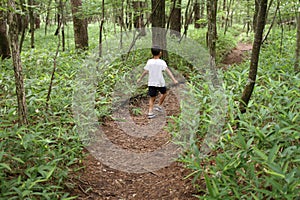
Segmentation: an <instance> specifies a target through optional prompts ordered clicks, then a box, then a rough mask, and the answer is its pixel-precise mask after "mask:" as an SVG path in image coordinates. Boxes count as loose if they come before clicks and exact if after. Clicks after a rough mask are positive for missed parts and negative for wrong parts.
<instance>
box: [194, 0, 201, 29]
mask: <svg viewBox="0 0 300 200" xmlns="http://www.w3.org/2000/svg"><path fill="white" fill-rule="evenodd" d="M199 19H201V13H200V2H199V0H196V2H195V3H194V20H195V22H194V27H195V28H196V29H198V28H201V26H200V23H198V20H199Z"/></svg>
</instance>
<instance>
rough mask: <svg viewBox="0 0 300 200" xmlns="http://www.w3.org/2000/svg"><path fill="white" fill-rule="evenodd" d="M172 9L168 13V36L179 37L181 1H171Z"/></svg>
mask: <svg viewBox="0 0 300 200" xmlns="http://www.w3.org/2000/svg"><path fill="white" fill-rule="evenodd" d="M172 1H173V7H172V11H171V13H170V29H171V30H170V34H171V35H174V36H176V37H180V36H181V34H180V33H181V0H172Z"/></svg>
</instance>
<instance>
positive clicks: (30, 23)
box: [28, 0, 35, 48]
mask: <svg viewBox="0 0 300 200" xmlns="http://www.w3.org/2000/svg"><path fill="white" fill-rule="evenodd" d="M33 6H34V1H33V0H29V7H28V11H29V26H30V34H31V38H30V46H31V48H34V31H35V26H34V25H35V23H34V22H35V21H34V12H33V8H32V7H33Z"/></svg>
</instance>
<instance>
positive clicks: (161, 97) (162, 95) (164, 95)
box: [158, 92, 167, 106]
mask: <svg viewBox="0 0 300 200" xmlns="http://www.w3.org/2000/svg"><path fill="white" fill-rule="evenodd" d="M166 96H167V92H166V93H164V94H161V96H160V99H159V102H158V105H159V106H161V105H162V104H163V102H164V100H165V98H166Z"/></svg>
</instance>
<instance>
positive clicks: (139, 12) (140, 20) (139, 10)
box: [132, 1, 146, 36]
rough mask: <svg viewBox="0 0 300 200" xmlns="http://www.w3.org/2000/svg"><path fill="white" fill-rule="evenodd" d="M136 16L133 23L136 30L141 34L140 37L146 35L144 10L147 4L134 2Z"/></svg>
mask: <svg viewBox="0 0 300 200" xmlns="http://www.w3.org/2000/svg"><path fill="white" fill-rule="evenodd" d="M132 4H133V9H134V15H133V23H134V28H135V29H136V30H138V31H139V32H140V36H145V35H146V30H145V23H144V14H143V12H144V8H145V2H143V1H134V2H132Z"/></svg>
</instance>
